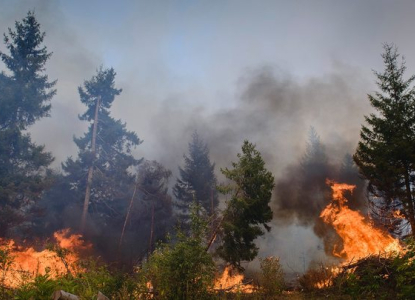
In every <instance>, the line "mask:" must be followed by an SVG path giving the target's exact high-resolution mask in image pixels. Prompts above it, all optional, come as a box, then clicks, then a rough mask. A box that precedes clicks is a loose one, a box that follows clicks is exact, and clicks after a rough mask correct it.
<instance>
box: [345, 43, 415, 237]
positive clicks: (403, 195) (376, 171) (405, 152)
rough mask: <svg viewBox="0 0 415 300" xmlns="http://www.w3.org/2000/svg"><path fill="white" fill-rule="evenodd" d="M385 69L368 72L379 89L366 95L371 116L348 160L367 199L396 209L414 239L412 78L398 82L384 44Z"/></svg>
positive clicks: (394, 57) (392, 55)
mask: <svg viewBox="0 0 415 300" xmlns="http://www.w3.org/2000/svg"><path fill="white" fill-rule="evenodd" d="M384 51H385V52H384V53H383V54H382V58H383V62H384V65H385V69H384V71H383V72H374V73H375V75H376V77H377V82H376V83H377V86H378V88H379V90H380V91H378V92H375V93H374V94H372V95H369V101H370V103H371V105H372V106H373V108H375V110H376V113H372V114H370V115H369V116H365V120H366V123H367V125H363V126H362V129H361V132H360V142H359V144H358V147H357V150H356V153H355V155H354V157H353V158H354V161H355V162H356V164H357V166H358V167H359V170H360V173H361V174H362V175H363V177H364V178H365V179H367V180H368V191H369V192H370V194H371V195H373V196H374V197H372V200H373V201H376V198H377V197H378V198H382V201H386V202H387V203H389V204H391V205H393V206H395V207H398V208H399V211H400V213H401V214H403V215H404V216H405V218H406V220H407V221H408V222H409V224H410V226H411V229H412V234H413V235H415V215H414V214H415V210H414V186H415V176H414V174H415V99H414V96H415V90H414V87H413V81H414V80H415V76H411V77H409V78H408V79H405V78H404V74H405V71H406V66H405V60H404V59H403V58H402V60H401V62H399V60H400V55H399V53H398V51H397V49H396V47H394V46H393V45H388V44H386V45H384Z"/></svg>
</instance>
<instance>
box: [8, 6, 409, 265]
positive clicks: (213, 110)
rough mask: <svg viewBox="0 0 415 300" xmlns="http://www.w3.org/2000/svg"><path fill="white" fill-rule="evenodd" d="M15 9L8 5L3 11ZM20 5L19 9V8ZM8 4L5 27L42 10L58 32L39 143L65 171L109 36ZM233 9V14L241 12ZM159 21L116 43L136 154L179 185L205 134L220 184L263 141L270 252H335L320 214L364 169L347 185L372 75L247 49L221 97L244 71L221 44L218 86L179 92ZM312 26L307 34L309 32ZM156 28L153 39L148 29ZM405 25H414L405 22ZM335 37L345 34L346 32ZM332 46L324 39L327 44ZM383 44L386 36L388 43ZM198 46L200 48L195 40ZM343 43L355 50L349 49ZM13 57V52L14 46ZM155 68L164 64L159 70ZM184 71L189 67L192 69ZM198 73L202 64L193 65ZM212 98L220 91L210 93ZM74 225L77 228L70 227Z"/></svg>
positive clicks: (120, 101)
mask: <svg viewBox="0 0 415 300" xmlns="http://www.w3.org/2000/svg"><path fill="white" fill-rule="evenodd" d="M6 2H7V1H5V0H3V2H2V3H6ZM11 2H12V1H9V4H10V3H11ZM3 7H4V8H5V9H4V10H3V12H1V13H0V14H1V16H2V18H0V25H1V27H2V28H3V29H4V28H7V27H12V26H13V22H14V21H15V20H19V19H21V18H23V17H24V16H25V14H26V12H27V10H28V9H32V8H36V15H37V17H38V18H39V22H40V23H41V26H42V29H43V30H45V31H46V32H47V36H46V40H45V44H46V45H47V46H48V49H49V51H53V52H54V54H53V56H52V58H51V60H50V63H49V64H47V66H46V67H47V73H48V75H49V78H50V79H51V80H53V79H58V84H57V86H56V88H57V89H58V95H57V96H56V98H55V99H53V101H52V105H53V110H52V112H51V114H52V118H49V119H44V120H42V121H40V122H38V123H37V124H36V125H35V126H34V128H33V129H32V135H33V138H34V140H36V141H38V142H39V143H40V144H46V147H47V149H48V151H51V152H53V154H54V156H56V157H57V159H56V163H57V164H59V162H61V161H64V160H65V159H66V158H67V157H68V156H69V155H76V151H77V149H76V146H75V144H74V143H73V142H72V137H73V135H76V136H80V135H81V134H82V132H84V131H85V130H86V127H85V124H82V122H80V121H79V120H78V119H77V115H78V114H79V113H81V112H82V111H84V109H85V108H84V107H83V106H82V105H81V103H80V101H79V96H78V95H77V90H76V88H77V86H79V85H81V84H82V82H83V80H85V79H88V78H90V77H91V76H92V75H93V74H94V71H95V69H96V68H98V67H99V65H100V64H102V62H103V61H105V60H104V58H103V56H105V54H104V53H102V52H100V51H95V49H94V48H93V47H90V46H91V45H94V46H95V48H97V49H98V48H99V49H101V48H103V47H102V42H101V43H100V42H99V41H98V40H99V39H98V36H99V34H97V33H96V32H94V35H92V34H89V35H86V34H85V35H83V34H81V33H80V32H77V31H74V30H73V28H75V27H74V25H73V24H68V22H67V19H66V18H65V15H64V14H63V13H62V12H61V11H60V7H59V5H58V4H55V2H54V1H41V0H38V1H32V2H30V1H23V2H22V5H17V6H12V5H2V8H3ZM227 9H228V10H231V8H230V7H228V8H227ZM269 11H272V10H269ZM209 13H210V15H209V16H210V18H207V17H206V18H207V19H209V21H210V20H211V19H214V17H215V14H214V12H213V9H212V11H209ZM362 14H363V13H362ZM328 15H331V14H328ZM148 16H150V17H147V19H144V18H139V17H136V16H131V15H130V16H129V17H130V18H131V19H133V18H135V19H137V20H138V21H137V20H135V19H134V20H133V21H134V22H138V23H133V25H135V26H131V28H133V30H136V31H137V32H139V33H140V35H138V34H137V36H139V38H133V37H132V35H121V34H119V36H120V37H119V38H117V39H116V41H118V42H119V41H124V42H126V40H128V42H129V44H128V45H129V46H128V47H125V46H124V48H125V50H124V51H125V52H120V53H116V55H115V56H117V57H123V56H126V57H128V59H125V61H123V63H121V64H120V66H122V67H123V68H120V69H118V68H117V66H114V67H115V70H116V72H117V73H118V75H117V77H116V85H117V87H119V88H123V93H122V94H121V96H120V97H118V98H117V99H116V100H115V102H114V107H113V113H114V115H115V116H116V117H119V118H121V119H122V120H123V121H126V122H127V128H128V129H129V130H133V131H135V132H137V134H138V136H139V137H140V138H142V139H143V140H144V143H143V144H142V145H140V146H139V147H138V148H137V149H136V151H135V154H136V157H145V158H147V159H151V160H157V161H158V162H160V163H162V164H163V165H164V166H165V167H166V168H168V169H170V170H171V171H172V173H173V176H172V179H173V180H171V181H170V184H174V181H175V178H176V177H177V176H178V166H179V165H182V164H183V154H184V153H186V152H187V144H188V142H189V140H190V138H191V134H192V133H193V131H194V130H197V131H198V133H199V134H200V136H201V137H202V138H203V139H204V140H205V142H206V143H207V144H208V146H209V148H210V155H211V160H212V161H214V162H215V163H216V166H217V169H216V172H217V175H218V176H219V179H220V180H223V178H221V177H220V172H219V168H224V167H228V166H230V162H231V161H236V159H237V157H236V153H238V152H240V147H241V145H242V143H243V140H244V139H248V140H249V141H251V142H253V143H255V144H256V145H257V149H258V150H259V151H260V152H261V153H262V155H263V157H264V159H265V161H266V167H267V168H268V169H269V170H270V171H272V173H273V174H274V176H275V178H276V188H275V195H274V199H273V203H272V205H273V210H274V215H275V218H274V224H273V230H272V231H271V233H270V234H267V235H266V236H264V237H263V238H261V239H260V240H259V243H260V244H259V247H260V248H261V249H262V250H261V251H262V252H261V253H262V254H264V255H265V254H266V255H269V254H273V255H277V256H281V261H282V262H283V261H284V260H289V259H292V260H296V259H297V258H298V257H300V256H302V257H305V258H304V260H305V261H306V262H307V263H309V262H310V261H312V260H313V259H317V258H318V257H320V254H321V253H322V250H321V249H323V247H324V238H325V237H328V236H330V233H329V232H328V231H327V228H324V227H321V226H320V225H321V224H319V223H318V215H319V213H320V212H321V210H322V208H323V207H324V206H325V205H326V204H327V203H328V202H329V201H330V193H329V189H328V187H327V185H325V179H326V177H333V178H334V179H336V178H337V179H338V180H339V181H343V180H345V181H347V180H351V181H353V180H356V177H355V176H356V173H350V174H349V175H350V176H349V177H347V176H346V175H345V174H346V173H345V172H343V171H341V165H342V163H343V160H344V157H345V155H346V154H347V153H349V154H352V153H354V150H355V147H356V144H357V140H358V138H359V131H360V126H361V124H362V123H363V121H364V119H363V116H364V115H365V114H368V113H369V112H370V105H369V102H368V101H367V97H366V94H367V93H368V91H370V90H372V83H371V80H368V79H367V78H366V77H365V75H364V74H366V70H365V72H363V71H361V70H360V69H357V68H354V67H350V66H349V65H345V64H342V63H339V62H337V61H334V62H332V65H331V67H330V71H327V66H324V70H325V71H326V73H325V74H323V75H320V76H315V77H312V78H308V79H299V78H297V77H296V76H295V75H294V74H292V73H291V72H290V71H286V70H284V69H281V68H278V67H276V66H275V65H270V64H266V65H263V66H261V67H257V65H258V60H256V59H252V58H251V52H249V51H246V52H244V53H243V55H242V56H241V57H242V58H243V59H247V58H250V60H249V63H247V64H244V66H246V65H250V66H254V67H252V68H251V69H245V70H244V71H242V72H240V73H239V74H240V75H241V77H240V78H239V80H237V82H236V84H235V85H233V86H229V87H227V88H228V89H229V90H231V91H232V92H229V91H225V92H224V91H220V90H219V91H216V89H217V88H216V84H218V81H219V80H225V81H226V83H229V82H231V80H234V78H232V79H230V78H227V77H229V75H230V74H235V73H232V72H231V71H229V70H230V69H232V70H234V69H235V66H234V65H233V64H234V62H233V61H231V60H230V59H228V61H227V62H226V63H225V65H223V63H224V59H223V58H224V57H223V56H220V55H219V54H220V53H221V51H222V50H224V49H222V48H221V47H223V46H221V47H219V48H216V49H212V50H214V51H216V52H215V53H216V56H215V58H221V59H220V60H218V62H217V64H216V65H213V66H212V67H210V66H209V67H207V65H208V64H209V63H208V62H205V65H203V67H206V68H207V69H208V70H209V71H210V72H213V73H214V74H216V75H217V77H218V78H219V79H218V80H216V81H214V80H213V81H210V80H207V83H205V82H203V84H202V83H200V82H197V83H196V84H194V82H192V83H189V84H188V85H191V87H188V85H187V86H186V87H187V88H183V87H182V88H180V89H174V88H172V87H174V85H175V84H176V83H177V82H178V81H179V80H177V79H176V78H174V76H173V75H171V74H169V72H168V71H166V69H165V67H164V66H163V63H162V62H159V60H160V59H159V57H158V56H157V55H159V54H160V53H158V52H157V51H155V50H154V48H152V45H156V46H155V47H160V48H162V46H164V44H163V43H166V44H168V43H167V42H165V41H164V39H165V37H164V30H165V29H166V27H168V24H167V25H166V24H164V23H160V24H159V25H158V26H148V25H147V23H145V21H148V19H151V18H152V16H153V15H152V14H148ZM157 16H159V15H157ZM163 16H164V15H163ZM261 16H262V14H261ZM233 17H234V18H235V20H234V24H233V25H235V26H224V25H226V23H224V22H225V21H226V19H227V18H220V19H218V22H221V25H222V27H221V28H222V29H223V28H227V30H226V32H227V33H228V34H227V35H226V36H225V38H227V39H226V43H225V42H224V40H221V41H220V43H217V44H221V45H225V44H226V45H227V44H233V43H232V41H234V40H232V37H233V36H234V31H233V29H234V28H236V27H237V26H236V24H238V25H240V24H239V23H238V22H236V20H237V18H236V16H235V15H233ZM365 18H366V15H365ZM131 19H130V21H131ZM160 19H162V18H160ZM164 19H168V18H164ZM183 19H184V18H183ZM196 19H197V18H196V17H194V18H193V20H196ZM381 19H382V18H379V20H381ZM249 22H250V25H252V24H257V22H254V20H253V19H252V20H249ZM137 24H138V25H137ZM186 24H187V23H186ZM186 24H182V25H181V26H179V29H180V30H182V29H183V30H186V32H187V33H188V34H189V35H190V36H191V37H193V34H197V35H199V33H198V32H196V33H194V32H193V30H192V28H193V27H192V26H185V25H186ZM258 24H259V23H258ZM272 24H273V23H272ZM273 25H274V24H273ZM71 26H72V27H71ZM79 26H80V25H79ZM95 26H97V25H95ZM303 26H304V27H306V26H305V25H304V24H303ZM356 26H357V25H356ZM373 26H374V25H373ZM385 26H386V25H385ZM322 27H323V26H322ZM324 27H328V26H324ZM362 27H363V26H362ZM374 27H376V26H374ZM149 28H150V29H151V32H149V33H146V31H147V30H149ZM228 28H232V30H228ZM261 28H262V27H261V26H259V25H258V29H259V30H262V29H261ZM267 28H278V30H281V28H286V27H284V26H269V24H267ZM404 28H411V27H410V26H405V27H404ZM86 29H88V28H86ZM86 29H85V30H86ZM310 30H311V29H310ZM3 31H4V30H3ZM283 31H284V30H283ZM86 32H87V30H86ZM134 34H136V33H135V32H134ZM333 34H335V35H336V36H337V35H339V34H338V32H337V31H336V30H334V33H333ZM121 36H122V37H121ZM254 36H255V37H256V39H255V41H256V42H255V43H252V44H258V45H260V43H262V42H263V41H264V40H263V39H262V38H260V36H259V35H257V34H256V31H255V32H254ZM293 36H294V35H293ZM309 36H310V37H313V43H314V44H316V43H315V37H314V36H313V35H311V34H309ZM330 37H332V36H330ZM215 38H216V36H215V35H212V36H211V39H210V40H209V41H210V42H212V44H214V43H213V41H215ZM222 38H223V37H222ZM130 39H131V41H130ZM228 39H230V42H228ZM245 39H246V37H245V36H243V38H242V39H240V40H239V39H238V40H236V41H235V42H237V43H234V44H237V45H238V46H237V47H239V48H240V49H242V48H244V47H243V46H245V45H246V41H245ZM272 39H274V40H276V41H279V42H280V40H281V38H276V37H272ZM322 39H323V38H322V37H321V36H320V41H322ZM110 40H111V38H108V41H110ZM159 40H161V42H160V41H159ZM189 40H192V39H191V38H190V39H189ZM296 40H297V39H296ZM383 41H385V40H382V41H381V42H383ZM130 42H131V44H130ZM108 43H109V42H108ZM104 44H105V43H104ZM370 44H371V47H377V48H376V49H377V50H375V51H378V50H379V49H380V43H374V42H373V41H371V42H370ZM124 45H125V44H124ZM130 45H132V46H131V47H130ZM373 45H375V46H373ZM190 46H193V44H192V43H190ZM196 46H199V48H198V49H200V50H202V49H207V48H206V47H204V48H203V47H201V45H196ZM292 46H297V47H295V49H296V51H297V52H296V55H297V56H298V57H300V56H304V52H301V51H300V50H301V49H302V48H301V47H299V46H302V47H303V48H307V47H305V45H300V44H293V45H289V44H287V45H283V47H284V48H286V49H291V48H293V47H292ZM341 46H342V48H344V47H343V44H341ZM1 47H3V46H1ZM143 47H144V49H143ZM252 48H254V49H252ZM252 48H250V51H256V52H255V53H256V54H257V56H260V55H262V54H263V53H264V52H262V51H261V47H252ZM378 48H379V49H378ZM1 49H2V50H4V48H1ZM169 49H170V48H169ZM255 49H256V50H255ZM272 49H273V51H274V50H275V49H274V48H272ZM371 49H372V48H371ZM234 50H237V49H235V48H232V49H227V52H226V53H231V54H230V55H229V54H228V56H226V57H225V59H226V58H230V57H233V55H237V54H238V53H237V52H235V51H234ZM143 51H144V52H143ZM290 51H291V50H290ZM355 51H356V50H355ZM375 51H366V52H368V53H370V55H371V56H373V57H377V56H376V55H377V53H378V52H375ZM208 52H209V51H207V52H206V50H205V52H202V53H205V56H206V57H209V55H208V54H206V53H208ZM222 52H223V51H222ZM274 52H275V51H274ZM355 53H356V52H355ZM359 53H360V52H359ZM408 53H410V52H408ZM321 55H322V54H321ZM133 56H136V57H138V58H135V59H138V61H139V62H140V63H141V62H142V61H145V60H146V61H147V60H148V61H149V63H148V65H147V64H145V65H143V64H139V65H140V67H137V65H138V63H137V61H135V60H134V59H133V58H132V57H133ZM149 57H150V58H151V59H150V58H149ZM267 59H268V58H266V59H265V60H267ZM362 59H363V58H362ZM270 60H271V59H270ZM155 61H157V62H158V64H155ZM212 61H213V59H212ZM235 61H236V60H235ZM302 62H304V60H303V61H302ZM136 63H137V64H136ZM183 64H184V63H183ZM218 64H219V65H220V67H219V65H218ZM126 65H128V68H126ZM191 65H192V64H191V63H187V64H186V66H187V68H189V69H190V67H189V66H191ZM312 66H314V67H315V66H316V65H312ZM317 66H318V64H317ZM180 67H181V68H184V66H180ZM192 67H193V68H196V66H193V65H192ZM202 69H205V68H202ZM222 69H226V70H223V72H224V73H223V74H222ZM228 69H229V70H228ZM189 72H190V71H189ZM316 73H317V72H316ZM202 77H203V76H202ZM202 79H205V78H204V77H203V78H202ZM211 85H212V86H211ZM207 90H209V91H210V90H215V91H216V92H207ZM166 95H167V96H166ZM310 126H313V127H314V128H315V130H316V132H317V133H318V135H319V136H320V139H321V143H322V144H323V145H324V147H325V154H326V157H327V160H326V161H325V163H324V164H321V165H319V166H308V167H306V168H305V167H304V164H302V161H303V156H304V154H305V153H306V149H307V142H308V135H307V133H308V131H309V128H310ZM45 133H47V134H45ZM352 183H353V182H352ZM360 187H361V185H358V189H357V191H356V192H355V194H354V195H353V197H356V200H353V201H351V202H350V203H351V205H355V207H358V208H362V209H363V207H364V205H363V202H362V197H361V196H362V195H361V192H360V191H361V190H362V189H360ZM65 214H67V215H71V216H72V215H74V216H76V215H79V211H77V210H76V209H75V208H71V211H70V212H68V213H65ZM69 220H73V218H70V219H69ZM65 222H66V221H65ZM67 222H69V221H67ZM64 225H65V226H67V225H71V224H70V222H69V223H65V224H64ZM321 238H323V240H321ZM327 241H328V239H327V240H325V242H326V244H327V243H328V242H327ZM299 245H301V246H300V247H299ZM326 247H327V246H326ZM293 249H294V250H293ZM296 249H301V251H302V252H304V253H302V252H301V253H300V252H298V253H295V254H293V253H294V252H296V251H297V250H296ZM298 251H300V250H298ZM262 254H261V255H262ZM289 256H290V257H291V256H292V257H291V258H290V257H289ZM301 265H302V264H301ZM300 269H302V267H301V268H300Z"/></svg>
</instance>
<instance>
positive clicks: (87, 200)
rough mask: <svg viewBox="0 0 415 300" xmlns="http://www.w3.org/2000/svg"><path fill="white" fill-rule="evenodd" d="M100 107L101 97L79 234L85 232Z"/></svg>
mask: <svg viewBox="0 0 415 300" xmlns="http://www.w3.org/2000/svg"><path fill="white" fill-rule="evenodd" d="M100 105H101V97H98V98H97V103H96V106H95V118H94V127H93V128H92V142H91V154H92V162H91V165H90V166H89V169H88V178H87V182H86V190H85V200H84V208H83V210H82V218H81V232H84V231H85V225H86V217H87V215H88V206H89V198H90V196H91V185H92V178H93V175H94V164H95V157H96V141H97V128H98V112H99V106H100Z"/></svg>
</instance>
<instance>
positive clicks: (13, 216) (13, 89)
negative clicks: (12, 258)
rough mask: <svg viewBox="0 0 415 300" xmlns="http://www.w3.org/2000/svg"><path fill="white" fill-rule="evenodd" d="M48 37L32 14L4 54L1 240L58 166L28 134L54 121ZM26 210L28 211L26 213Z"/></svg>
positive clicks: (9, 37)
mask: <svg viewBox="0 0 415 300" xmlns="http://www.w3.org/2000/svg"><path fill="white" fill-rule="evenodd" d="M44 37H45V33H44V32H41V30H40V24H39V23H38V22H37V20H36V18H35V15H34V13H32V12H28V14H27V16H26V17H25V18H24V19H23V20H22V21H20V22H18V21H16V22H15V29H14V30H12V29H11V28H9V30H8V34H4V43H5V45H6V49H7V50H8V53H6V52H1V51H0V57H1V60H2V62H3V63H4V65H5V66H6V68H7V70H6V72H5V71H2V72H1V73H0V107H1V109H0V207H1V209H0V211H1V212H2V213H4V215H2V216H0V220H1V221H0V234H4V231H5V230H6V228H7V227H8V225H13V224H8V221H7V220H9V219H10V221H13V222H14V223H15V224H17V223H18V221H17V220H19V219H22V218H23V219H24V216H23V215H22V213H21V210H20V208H21V207H22V206H26V208H27V207H30V206H31V204H30V203H33V201H35V200H37V199H38V198H39V196H40V194H41V193H42V191H43V190H44V189H45V188H46V186H47V185H48V181H47V180H45V178H46V175H47V173H48V170H47V167H48V166H49V165H50V163H51V162H52V161H53V158H52V155H51V153H49V152H45V150H44V146H39V145H36V144H35V143H33V142H32V140H31V137H30V134H29V133H27V132H25V130H27V129H28V128H29V126H31V125H33V124H34V123H35V122H36V121H37V120H39V119H41V118H43V117H46V116H49V112H50V109H51V104H50V100H51V99H52V97H53V96H54V95H55V94H56V90H55V89H53V87H54V85H55V83H56V81H52V82H49V81H48V76H47V75H46V74H44V70H45V65H46V62H47V61H48V60H49V59H50V57H51V55H52V53H49V52H48V51H47V48H46V46H43V39H44ZM26 210H27V209H26Z"/></svg>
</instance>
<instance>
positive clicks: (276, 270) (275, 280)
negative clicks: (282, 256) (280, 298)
mask: <svg viewBox="0 0 415 300" xmlns="http://www.w3.org/2000/svg"><path fill="white" fill-rule="evenodd" d="M260 262H261V275H260V278H259V283H260V287H261V288H260V291H261V294H262V295H263V296H264V297H265V298H272V297H274V296H276V295H278V294H281V293H282V290H283V289H284V286H285V282H284V272H283V270H282V268H281V264H280V260H279V258H278V257H273V256H270V257H267V258H265V259H260Z"/></svg>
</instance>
